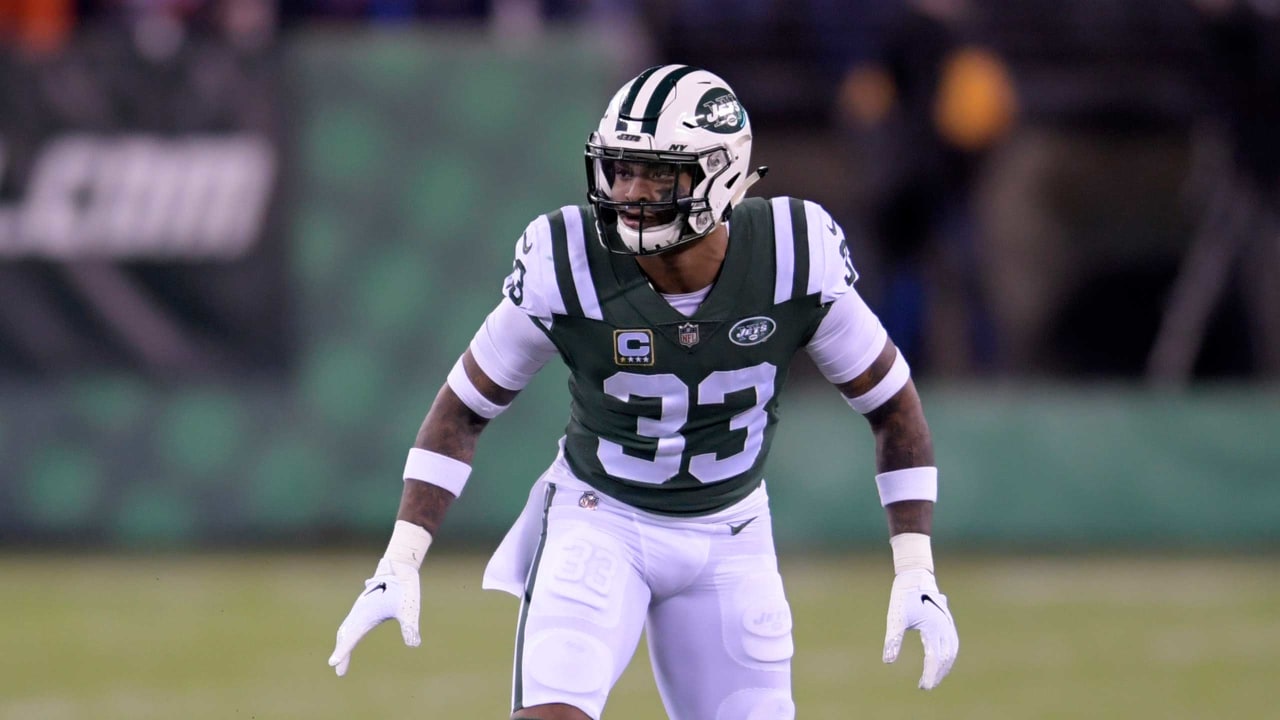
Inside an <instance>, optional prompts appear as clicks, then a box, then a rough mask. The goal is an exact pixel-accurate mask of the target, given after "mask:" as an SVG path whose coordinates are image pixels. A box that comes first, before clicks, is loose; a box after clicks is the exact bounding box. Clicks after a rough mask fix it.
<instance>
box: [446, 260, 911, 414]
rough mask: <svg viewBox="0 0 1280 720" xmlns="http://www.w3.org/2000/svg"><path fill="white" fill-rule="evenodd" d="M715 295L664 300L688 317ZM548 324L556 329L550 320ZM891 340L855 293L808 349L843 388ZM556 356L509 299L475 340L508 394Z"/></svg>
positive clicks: (475, 349) (479, 355)
mask: <svg viewBox="0 0 1280 720" xmlns="http://www.w3.org/2000/svg"><path fill="white" fill-rule="evenodd" d="M710 292H711V288H710V286H708V287H706V288H703V289H702V290H698V291H696V292H691V293H682V294H679V295H663V297H664V298H666V299H667V302H669V303H671V306H672V307H674V308H675V309H676V310H678V311H680V312H681V313H682V314H684V315H685V316H686V317H687V316H689V315H692V314H693V312H694V311H695V310H697V309H698V306H699V305H701V304H702V302H703V301H704V300H706V297H707V294H708V293H710ZM543 322H544V324H545V325H546V326H547V327H550V326H551V320H550V318H548V319H545V320H544V321H543ZM887 340H888V333H886V332H885V329H884V326H883V325H881V324H880V319H879V318H877V317H876V316H875V313H873V312H871V308H869V307H867V304H866V303H865V302H863V300H862V297H861V296H859V295H858V293H857V291H855V290H853V289H850V290H849V291H848V292H846V293H845V294H844V295H842V296H841V297H840V298H838V299H837V300H836V301H835V302H834V303H832V305H831V309H830V310H829V311H828V312H827V316H826V317H825V318H823V319H822V322H821V323H820V324H819V325H818V330H817V332H815V333H814V334H813V338H812V339H811V340H810V341H809V344H808V345H806V346H805V350H806V351H808V353H809V355H810V357H812V358H813V362H814V364H815V365H817V367H818V369H819V370H820V371H821V372H822V374H823V376H824V377H826V378H827V380H828V381H830V382H831V383H833V384H840V383H843V382H847V381H849V380H852V379H853V378H855V377H857V376H858V375H860V374H862V373H863V372H865V371H866V369H867V368H869V367H871V363H872V362H874V361H875V359H876V357H878V356H879V355H880V351H881V350H882V349H883V348H884V344H885V342H886V341H887ZM556 353H557V350H556V346H555V344H554V343H552V342H551V338H549V337H547V334H546V333H544V332H543V331H542V330H541V329H539V328H538V327H537V325H535V324H534V323H533V322H530V317H529V315H527V314H526V313H525V312H524V311H523V310H521V309H520V308H518V307H516V306H515V305H514V304H512V302H511V301H510V300H508V299H506V298H503V300H502V302H501V303H499V304H498V307H496V308H494V310H493V312H491V313H489V317H487V318H485V321H484V325H482V326H481V327H480V330H479V331H477V332H476V335H475V337H474V338H473V339H472V340H471V355H472V357H474V358H475V361H476V364H478V365H479V366H480V369H481V370H483V371H484V373H485V374H486V375H488V376H489V377H490V378H491V379H492V380H493V381H494V382H496V383H497V384H499V385H501V386H502V387H504V388H507V389H508V390H521V389H523V388H524V386H525V385H528V384H529V381H530V380H531V379H533V376H534V375H536V374H537V372H538V371H539V370H541V369H542V366H543V365H545V364H547V361H549V360H550V359H551V358H553V357H555V356H556Z"/></svg>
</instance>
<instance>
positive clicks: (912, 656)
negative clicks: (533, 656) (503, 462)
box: [0, 552, 1280, 720]
mask: <svg viewBox="0 0 1280 720" xmlns="http://www.w3.org/2000/svg"><path fill="white" fill-rule="evenodd" d="M374 559H376V558H371V557H366V556H364V555H361V556H358V557H357V556H351V555H323V554H313V555H302V554H297V555H290V554H262V555H256V554H248V555H212V556H210V555H196V556H191V557H182V556H163V557H157V558H151V557H136V556H135V557H115V556H100V557H90V558H85V557H81V556H71V555H54V554H35V555H30V556H18V555H13V554H9V555H2V556H0V617H3V618H4V619H3V621H2V622H0V648H3V652H0V720H60V719H61V718H76V719H79V718H95V719H99V720H113V719H116V718H119V719H121V720H123V719H125V718H128V719H129V720H146V719H149V718H157V719H159V718H165V719H170V718H186V719H189V720H201V719H205V718H208V719H211V720H212V719H215V718H216V719H218V720H227V719H230V718H306V719H307V720H324V719H326V718H333V719H335V720H339V719H340V720H350V719H351V718H375V717H385V718H392V717H397V718H399V717H420V718H451V719H452V718H462V719H468V720H469V719H472V718H475V719H483V718H505V717H506V716H507V708H508V704H507V703H508V693H509V683H510V667H511V650H512V642H511V635H512V632H513V630H514V627H515V619H516V609H517V605H516V601H515V599H514V598H512V597H510V596H508V595H505V594H501V593H494V592H483V591H481V590H480V589H479V578H480V573H481V570H482V568H483V562H484V559H483V558H481V557H477V556H470V555H449V554H447V553H437V554H436V555H433V556H432V557H431V558H430V559H428V561H427V565H426V566H425V568H424V573H423V613H422V636H423V645H422V647H421V648H418V649H416V650H409V649H407V648H405V647H403V645H402V644H401V643H400V639H399V633H398V632H397V631H396V630H395V629H394V627H393V626H384V627H379V628H377V629H376V630H375V631H374V632H373V633H372V634H371V636H370V637H369V638H367V639H366V640H365V642H364V643H363V644H362V645H361V646H360V647H359V648H358V649H357V651H356V654H355V656H354V657H353V661H352V666H351V671H350V672H349V673H348V675H347V677H345V678H341V679H339V678H336V677H335V676H334V675H333V673H332V671H331V670H330V669H329V668H328V667H327V665H326V659H327V657H328V654H329V652H330V651H331V650H332V645H333V633H334V630H335V629H336V627H337V624H338V622H339V621H340V620H341V619H342V617H343V616H344V615H345V614H346V611H347V609H348V608H349V607H350V603H351V601H352V600H354V598H355V595H356V593H357V592H358V591H359V590H360V589H361V587H362V586H361V581H362V580H363V579H364V577H365V576H366V575H367V574H368V573H369V572H370V571H372V569H373V564H374V562H373V560H374ZM938 560H939V570H940V572H941V574H940V576H939V580H940V584H941V586H942V589H943V591H944V592H946V593H948V595H949V597H950V599H951V604H952V609H953V610H954V611H955V613H956V618H957V621H958V623H959V627H960V638H961V651H960V658H959V660H958V662H957V664H956V667H955V669H954V670H953V672H952V674H951V676H950V677H948V678H947V680H946V681H945V682H944V683H943V684H942V686H941V687H940V688H938V689H937V690H934V691H932V692H928V693H926V692H923V691H920V690H917V689H916V688H915V683H916V679H917V678H918V676H919V672H920V646H919V643H918V642H917V641H916V640H915V637H914V634H913V635H911V636H909V637H908V642H907V643H906V644H905V645H904V650H903V653H902V657H901V658H900V659H899V661H898V663H897V664H896V665H893V666H885V665H883V664H881V662H880V648H881V643H882V640H883V633H884V603H885V601H886V599H887V597H888V591H889V583H890V580H891V577H890V570H889V560H888V556H887V552H886V553H885V555H884V556H883V557H880V556H876V557H870V558H869V557H861V556H853V557H835V556H824V557H818V558H801V557H796V556H784V557H783V558H782V570H783V576H784V578H786V581H787V589H788V597H789V598H790V600H791V603H792V607H793V611H794V615H795V623H796V629H795V635H796V647H797V653H796V657H795V661H794V671H793V682H794V686H795V696H796V703H797V708H798V716H799V717H801V718H806V719H809V720H812V719H817V718H832V719H836V718H839V719H841V720H844V719H847V718H856V717H865V718H875V719H876V720H892V719H894V718H939V719H944V718H945V719H946V720H965V719H967V718H975V719H976V718H982V719H983V720H987V719H989V718H1083V717H1089V718H1113V717H1114V718H1130V717H1135V716H1136V717H1159V718H1197V719H1199V718H1262V717H1274V715H1270V713H1273V712H1275V707H1276V705H1275V679H1276V672H1277V669H1280V573H1278V572H1276V568H1277V561H1276V558H1274V557H1259V558H1252V559H1248V558H1240V559H1230V558H1222V557H1215V558H1187V559H1180V558H1170V557H1162V558H1140V557H1133V556H1130V557H1124V558H1100V557H1087V558H1072V557H1049V558H990V557H968V558H966V557H949V556H947V555H946V554H945V553H943V554H940V555H939V558H938ZM605 717H606V718H608V720H640V719H642V718H643V719H645V720H653V719H655V718H663V717H665V715H664V713H663V711H662V708H661V704H660V702H659V700H658V697H657V691H656V689H655V688H654V685H653V681H652V679H651V678H650V675H649V669H648V663H647V660H646V658H645V655H644V649H643V643H641V650H640V653H639V654H638V655H637V657H636V659H635V661H634V662H633V663H632V665H631V667H630V668H628V670H627V672H626V674H624V676H623V678H622V680H621V681H620V682H619V684H618V686H617V687H616V688H615V690H614V693H613V695H612V696H611V699H610V702H609V705H608V707H607V708H606V711H605Z"/></svg>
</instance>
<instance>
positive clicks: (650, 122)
mask: <svg viewBox="0 0 1280 720" xmlns="http://www.w3.org/2000/svg"><path fill="white" fill-rule="evenodd" d="M697 71H698V70H697V68H691V67H689V66H688V65H680V66H678V67H677V68H676V69H675V70H672V71H671V72H670V73H668V74H667V76H666V77H664V78H662V81H661V82H659V83H658V87H657V88H655V89H654V91H653V95H650V96H649V104H648V105H647V106H646V107H645V109H644V123H643V124H642V125H641V126H640V132H642V133H647V134H649V135H652V134H654V133H655V132H657V131H658V113H660V112H662V106H663V105H666V104H667V96H669V95H670V94H671V91H672V90H674V89H675V87H676V83H677V82H680V78H682V77H684V76H685V75H688V74H690V73H695V72H697Z"/></svg>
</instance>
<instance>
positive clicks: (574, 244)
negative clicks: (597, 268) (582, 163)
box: [560, 205, 604, 320]
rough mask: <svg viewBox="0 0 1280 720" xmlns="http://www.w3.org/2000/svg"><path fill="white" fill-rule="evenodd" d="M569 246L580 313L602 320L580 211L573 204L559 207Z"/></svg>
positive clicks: (570, 263)
mask: <svg viewBox="0 0 1280 720" xmlns="http://www.w3.org/2000/svg"><path fill="white" fill-rule="evenodd" d="M560 212H561V214H563V216H564V231H565V235H566V240H567V245H568V246H569V267H570V268H572V269H573V286H574V288H575V289H576V290H577V291H578V303H579V304H580V305H582V314H583V315H585V316H587V317H588V318H590V319H592V320H604V315H603V314H602V313H601V312H600V300H599V299H598V298H597V297H596V286H595V284H594V283H592V282H591V266H590V264H589V263H588V262H587V235H586V233H584V232H583V231H582V211H581V210H579V209H578V208H577V207H575V206H573V205H567V206H565V207H562V208H560Z"/></svg>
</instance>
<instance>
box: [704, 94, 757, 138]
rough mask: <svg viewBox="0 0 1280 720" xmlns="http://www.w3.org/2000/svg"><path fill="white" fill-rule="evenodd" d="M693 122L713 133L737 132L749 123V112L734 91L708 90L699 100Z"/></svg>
mask: <svg viewBox="0 0 1280 720" xmlns="http://www.w3.org/2000/svg"><path fill="white" fill-rule="evenodd" d="M697 108H698V114H697V115H695V116H694V118H693V124H694V125H695V126H696V127H700V128H702V129H704V130H710V131H711V132H713V133H721V134H725V135H727V134H730V133H736V132H738V131H739V130H741V129H742V126H743V125H746V123H747V113H746V111H745V110H743V109H742V103H739V102H738V98H736V97H734V95H733V93H731V92H729V91H728V90H726V89H724V88H715V89H714V90H708V91H707V92H706V93H705V94H704V95H703V96H702V99H700V100H698V105H697Z"/></svg>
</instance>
